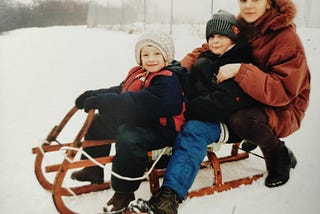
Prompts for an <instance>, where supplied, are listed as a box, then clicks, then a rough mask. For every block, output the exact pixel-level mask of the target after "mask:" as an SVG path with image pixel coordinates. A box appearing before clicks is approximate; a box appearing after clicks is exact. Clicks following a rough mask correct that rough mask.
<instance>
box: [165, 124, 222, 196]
mask: <svg viewBox="0 0 320 214" xmlns="http://www.w3.org/2000/svg"><path fill="white" fill-rule="evenodd" d="M219 136H220V125H219V123H210V122H201V121H197V120H190V121H188V122H187V123H186V124H185V125H184V126H183V129H182V131H181V132H180V133H179V134H178V136H177V140H176V144H175V146H174V148H173V154H172V157H171V159H170V161H169V164H168V166H167V170H166V173H165V177H164V181H163V186H165V187H169V188H170V189H172V190H174V191H175V192H176V194H177V195H178V197H179V198H180V200H181V201H182V200H183V199H184V198H185V196H186V195H187V193H188V191H189V189H190V187H191V185H192V183H193V181H194V179H195V177H196V175H197V173H198V170H199V168H200V164H201V162H202V161H203V159H204V157H205V155H206V151H207V146H208V145H209V144H211V143H212V142H215V141H217V140H218V139H219Z"/></svg>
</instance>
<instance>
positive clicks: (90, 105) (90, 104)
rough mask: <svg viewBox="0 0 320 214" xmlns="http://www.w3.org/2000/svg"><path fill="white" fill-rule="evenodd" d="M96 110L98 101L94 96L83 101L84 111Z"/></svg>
mask: <svg viewBox="0 0 320 214" xmlns="http://www.w3.org/2000/svg"><path fill="white" fill-rule="evenodd" d="M97 108H98V100H97V97H96V96H92V97H89V98H87V99H85V101H84V111H85V112H87V113H88V112H89V111H90V109H97Z"/></svg>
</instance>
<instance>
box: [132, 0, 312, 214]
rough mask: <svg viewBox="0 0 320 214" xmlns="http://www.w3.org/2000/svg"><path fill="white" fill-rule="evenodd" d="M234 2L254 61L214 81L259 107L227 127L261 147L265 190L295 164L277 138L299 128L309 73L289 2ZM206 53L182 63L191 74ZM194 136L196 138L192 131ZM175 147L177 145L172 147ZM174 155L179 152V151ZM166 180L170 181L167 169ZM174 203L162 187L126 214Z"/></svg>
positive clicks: (228, 68) (171, 212) (231, 67)
mask: <svg viewBox="0 0 320 214" xmlns="http://www.w3.org/2000/svg"><path fill="white" fill-rule="evenodd" d="M238 3H239V7H240V14H239V17H238V24H239V25H240V32H244V33H245V35H246V36H247V39H248V41H249V43H250V44H251V46H252V48H253V58H254V60H253V63H252V64H250V63H233V64H226V65H223V66H221V67H220V69H219V72H218V75H217V82H218V83H221V82H223V81H225V80H228V79H230V78H233V80H234V81H235V82H237V83H238V84H239V86H240V87H241V88H242V89H243V91H244V92H245V93H247V94H248V95H249V96H251V97H252V98H254V99H255V100H257V101H259V102H260V103H261V104H262V107H260V106H259V107H251V108H247V109H241V110H238V111H237V112H235V113H232V114H231V116H229V118H227V121H225V122H226V123H227V126H228V128H229V130H230V131H231V133H233V134H235V135H237V136H236V137H239V138H241V139H246V140H249V141H250V142H252V143H253V144H254V145H258V146H259V147H260V148H261V150H262V152H263V154H264V156H265V160H266V166H267V170H268V176H267V178H266V180H265V185H266V186H267V187H276V186H280V185H283V184H285V183H286V182H287V181H288V180H289V176H290V169H291V168H294V167H295V165H296V163H297V161H296V159H295V157H294V155H293V153H292V152H291V151H290V150H289V149H288V148H287V147H286V146H285V145H284V143H283V141H281V140H280V139H279V138H283V137H287V136H288V135H290V134H292V133H293V132H294V131H296V130H297V129H299V127H300V124H301V120H302V119H303V117H304V113H305V111H306V109H307V107H308V103H309V94H310V72H309V68H308V66H307V62H306V57H305V53H304V49H303V46H302V44H301V41H300V39H299V37H298V35H297V34H296V32H295V27H294V24H293V23H292V20H293V18H294V16H295V12H296V9H295V6H294V4H293V3H292V1H291V0H238ZM208 49H209V47H208V44H207V43H206V44H204V45H203V46H202V47H200V48H197V49H195V50H194V51H193V52H192V53H190V54H188V55H187V56H186V57H185V58H184V59H183V60H182V61H181V64H182V65H183V66H184V67H186V68H188V69H189V70H191V67H192V65H193V64H194V63H195V62H196V61H197V59H198V58H199V56H200V54H201V53H203V52H205V51H207V50H208ZM187 124H188V123H187ZM185 127H186V125H185ZM182 132H183V130H182ZM182 132H180V133H182ZM209 133H211V132H209ZM179 135H180V134H179ZM179 135H178V136H179ZM195 135H198V133H197V132H195ZM233 137H234V136H233ZM197 143H199V142H196V141H195V142H194V144H197ZM177 144H178V141H177V142H176V144H175V146H176V145H177ZM174 152H175V153H177V150H176V151H174ZM175 157H177V156H175ZM180 157H181V156H180ZM188 158H189V159H190V160H194V159H196V158H198V157H194V156H192V155H190V156H188ZM179 161H180V160H177V159H174V154H173V156H172V158H171V159H170V162H169V165H173V164H174V163H173V162H175V163H178V162H179ZM169 165H168V166H169ZM166 176H169V175H168V170H167V171H166ZM183 176H186V175H185V174H183V175H181V177H183ZM181 177H179V178H178V179H181ZM174 179H176V180H178V179H177V178H174ZM182 179H184V178H182ZM185 179H187V178H185ZM177 198H178V196H177V193H176V192H175V191H173V190H172V189H170V188H167V187H166V186H165V187H164V188H163V186H162V187H161V189H160V191H159V192H158V193H157V194H156V195H154V196H152V197H151V199H150V200H149V201H144V200H142V199H140V200H138V201H137V202H136V203H133V204H131V207H130V209H131V210H132V211H133V213H136V212H135V211H145V212H148V211H150V210H152V211H154V213H162V214H176V213H177V212H178V211H177V210H178V206H179V200H177ZM158 211H159V212H158ZM148 213H149V212H148Z"/></svg>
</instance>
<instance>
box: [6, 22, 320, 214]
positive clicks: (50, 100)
mask: <svg viewBox="0 0 320 214" xmlns="http://www.w3.org/2000/svg"><path fill="white" fill-rule="evenodd" d="M199 32H200V33H199ZM201 32H204V31H203V29H200V30H199V29H194V26H189V25H185V26H175V28H174V33H173V37H174V41H175V46H176V59H181V58H182V57H183V56H184V55H185V54H186V53H187V52H189V51H191V50H192V49H193V48H195V47H197V46H199V45H200V44H201V43H202V42H203V41H204V40H203V38H200V36H199V35H200V34H201ZM298 33H299V35H300V36H301V39H302V42H303V43H304V46H305V49H306V54H307V58H308V63H309V66H310V70H311V73H312V93H311V99H310V106H309V109H308V111H307V113H306V116H305V119H304V120H303V123H302V126H301V129H300V130H298V131H297V132H296V133H294V134H293V135H291V136H290V137H288V138H286V139H284V140H285V141H286V144H287V145H288V146H289V147H290V148H291V149H292V150H293V151H294V153H295V155H296V157H297V159H298V165H297V167H296V168H295V169H294V170H292V171H291V178H290V180H289V182H288V183H287V184H286V185H284V186H281V187H278V188H273V189H270V188H267V187H265V186H264V178H262V179H259V180H258V181H256V182H254V183H253V184H252V185H249V186H241V187H240V188H236V189H233V190H229V191H226V192H222V193H215V194H213V195H209V196H204V197H200V198H192V199H188V200H186V201H185V202H184V203H183V204H181V205H180V208H179V213H181V214H189V213H194V212H195V211H196V212H197V213H203V214H204V213H219V214H227V213H228V214H231V213H232V214H250V213H252V214H253V213H257V212H259V213H260V214H263V213H268V214H270V213H290V214H293V213H318V212H319V204H318V202H319V197H320V191H319V190H320V182H319V180H320V173H319V172H318V171H317V170H318V169H319V162H320V158H319V155H318V151H320V144H319V142H317V140H316V139H319V133H318V132H317V131H319V125H317V124H316V121H317V120H318V119H319V118H320V115H319V114H320V113H319V110H318V109H319V104H320V96H319V91H320V90H319V87H320V86H319V84H318V82H316V81H317V80H319V78H320V75H319V73H317V72H316V69H318V68H319V67H320V61H319V50H320V40H319V38H320V29H308V28H298ZM139 35H140V33H134V34H127V33H125V32H113V31H107V30H104V29H88V28H86V27H85V26H67V27H49V28H29V29H20V30H15V31H11V32H8V33H5V34H3V35H0V118H1V125H0V126H1V129H0V139H1V150H0V154H1V155H0V163H1V165H0V171H1V177H0V189H1V194H0V201H1V203H0V213H3V214H6V213H32V214H34V213H46V214H51V213H57V211H56V209H55V206H54V204H53V200H52V197H51V193H50V192H47V191H45V190H44V189H43V188H42V187H41V186H40V185H39V183H38V181H37V180H36V177H35V175H34V172H33V171H34V166H33V164H34V158H35V156H34V155H32V153H31V148H33V147H36V146H39V145H40V144H41V141H42V140H43V139H44V138H45V137H46V136H47V134H48V133H49V131H50V130H51V128H52V127H53V126H54V125H55V124H58V123H59V122H60V120H61V119H62V118H63V116H64V115H65V114H66V113H67V111H68V110H69V109H70V108H71V107H72V106H73V104H74V99H75V98H76V97H77V96H78V95H79V94H80V93H82V92H83V91H85V90H88V89H96V88H102V87H108V86H112V85H116V84H118V83H120V81H121V80H122V79H123V78H124V77H125V75H126V73H127V71H128V70H129V69H130V68H131V67H132V66H134V65H135V60H134V45H135V42H136V39H137V37H138V36H139ZM75 117H76V118H75V119H74V120H75V122H74V123H73V125H70V126H69V127H67V130H66V131H65V132H63V135H62V136H61V138H62V139H61V140H62V141H63V142H64V140H66V141H67V142H69V141H71V140H72V139H73V138H74V137H75V135H76V133H77V131H78V130H79V124H80V125H81V124H82V121H83V118H84V117H85V114H84V113H83V112H78V113H77V114H76V116H75ZM68 140H69V141H68ZM255 152H259V151H258V150H256V151H255ZM59 155H60V156H61V157H59V158H60V159H61V158H62V155H61V154H59ZM54 160H56V157H50V156H49V157H48V158H47V159H46V161H48V162H50V161H54ZM222 170H223V173H225V175H226V177H232V176H238V175H239V174H243V175H249V174H250V173H251V172H255V173H257V172H258V173H259V172H264V171H265V168H264V165H263V162H262V160H260V159H259V158H256V157H254V156H250V158H249V159H247V160H244V161H239V162H237V163H232V164H228V165H226V166H225V167H223V169H222ZM248 171H249V174H248ZM106 173H108V172H106ZM210 173H211V172H208V171H202V172H201V174H200V176H199V177H198V178H197V181H196V183H195V187H197V186H200V185H203V184H204V183H205V182H207V183H208V181H211V180H210V179H212V176H211V174H210ZM52 177H53V176H51V178H52ZM49 178H50V176H49ZM68 179H69V177H67V180H68ZM68 182H69V183H71V184H74V183H73V182H74V181H68ZM195 187H193V188H195ZM112 194H113V191H112V190H106V191H101V192H95V193H90V194H85V195H81V196H77V197H68V198H66V199H65V202H66V204H67V205H68V206H69V207H71V208H72V209H73V210H75V211H77V212H79V213H98V212H101V210H102V207H103V205H104V203H105V202H106V201H107V199H109V197H110V196H111V195H112ZM136 196H137V197H143V198H149V197H150V193H149V190H148V184H147V183H143V184H142V185H141V187H140V189H139V190H138V191H137V195H136Z"/></svg>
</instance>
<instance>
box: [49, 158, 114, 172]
mask: <svg viewBox="0 0 320 214" xmlns="http://www.w3.org/2000/svg"><path fill="white" fill-rule="evenodd" d="M113 157H114V156H106V157H101V158H96V159H95V160H96V161H97V162H99V163H100V164H106V163H111V162H112V160H113ZM95 165H96V164H95V163H93V162H92V161H91V160H80V161H75V162H72V163H69V164H68V169H76V168H82V167H88V166H95ZM60 166H61V164H54V165H50V166H46V172H47V173H49V172H57V171H58V170H59V168H60Z"/></svg>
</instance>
